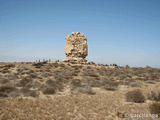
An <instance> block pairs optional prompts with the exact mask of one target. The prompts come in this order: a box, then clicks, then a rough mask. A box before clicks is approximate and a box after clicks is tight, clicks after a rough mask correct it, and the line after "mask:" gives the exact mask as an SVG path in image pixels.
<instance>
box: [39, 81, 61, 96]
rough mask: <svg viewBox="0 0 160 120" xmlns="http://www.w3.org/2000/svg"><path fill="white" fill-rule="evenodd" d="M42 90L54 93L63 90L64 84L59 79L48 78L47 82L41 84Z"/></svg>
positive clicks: (46, 92) (45, 92)
mask: <svg viewBox="0 0 160 120" xmlns="http://www.w3.org/2000/svg"><path fill="white" fill-rule="evenodd" d="M41 90H42V92H43V93H44V94H54V93H56V92H57V91H62V90H63V84H61V83H60V82H59V81H53V80H47V81H46V82H45V84H43V85H42V86H41Z"/></svg>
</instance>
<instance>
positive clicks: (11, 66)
mask: <svg viewBox="0 0 160 120" xmlns="http://www.w3.org/2000/svg"><path fill="white" fill-rule="evenodd" d="M3 67H4V68H7V69H10V68H14V67H15V64H8V65H4V66H3Z"/></svg>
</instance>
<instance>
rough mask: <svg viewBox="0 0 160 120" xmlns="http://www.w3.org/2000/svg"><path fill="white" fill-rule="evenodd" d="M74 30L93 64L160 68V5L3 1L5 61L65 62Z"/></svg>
mask: <svg viewBox="0 0 160 120" xmlns="http://www.w3.org/2000/svg"><path fill="white" fill-rule="evenodd" d="M73 31H75V32H76V31H79V32H83V33H84V34H85V35H86V37H87V40H88V49H89V55H88V57H87V59H88V60H89V61H94V62H96V63H105V64H113V63H116V64H118V65H127V64H128V65H131V66H146V65H149V66H153V67H160V0H0V61H32V60H36V59H43V58H46V59H49V58H50V59H60V60H63V59H64V58H65V54H64V47H65V37H66V35H68V34H70V33H71V32H73Z"/></svg>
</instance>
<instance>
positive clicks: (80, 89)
mask: <svg viewBox="0 0 160 120" xmlns="http://www.w3.org/2000/svg"><path fill="white" fill-rule="evenodd" d="M73 93H83V94H89V95H94V94H96V92H95V91H93V90H92V88H91V87H90V86H83V87H76V88H75V89H74V90H73Z"/></svg>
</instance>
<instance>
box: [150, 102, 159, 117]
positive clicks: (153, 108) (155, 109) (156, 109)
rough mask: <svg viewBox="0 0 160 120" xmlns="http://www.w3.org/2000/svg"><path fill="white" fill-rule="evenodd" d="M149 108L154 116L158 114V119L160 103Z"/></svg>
mask: <svg viewBox="0 0 160 120" xmlns="http://www.w3.org/2000/svg"><path fill="white" fill-rule="evenodd" d="M149 108H150V112H151V113H152V114H158V117H160V103H159V102H156V103H153V104H151V105H150V106H149Z"/></svg>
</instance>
